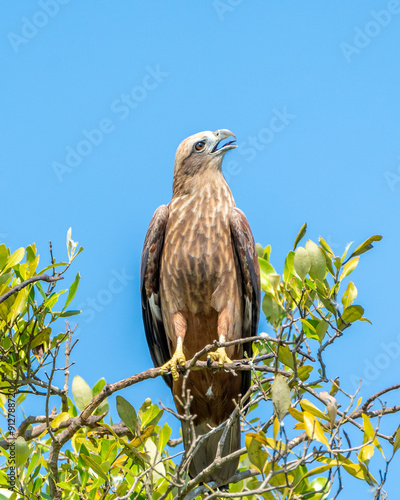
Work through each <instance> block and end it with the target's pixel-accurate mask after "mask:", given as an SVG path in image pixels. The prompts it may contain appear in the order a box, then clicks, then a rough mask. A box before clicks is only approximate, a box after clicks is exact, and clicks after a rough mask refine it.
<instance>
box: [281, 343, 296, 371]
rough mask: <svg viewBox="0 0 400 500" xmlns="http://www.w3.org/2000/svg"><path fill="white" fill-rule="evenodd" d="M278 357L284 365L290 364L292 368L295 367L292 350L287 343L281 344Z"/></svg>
mask: <svg viewBox="0 0 400 500" xmlns="http://www.w3.org/2000/svg"><path fill="white" fill-rule="evenodd" d="M278 359H279V361H280V362H281V363H283V364H284V365H286V366H288V367H289V368H291V369H292V370H293V369H294V363H293V356H292V352H291V351H290V349H289V347H288V346H287V345H281V346H279V350H278Z"/></svg>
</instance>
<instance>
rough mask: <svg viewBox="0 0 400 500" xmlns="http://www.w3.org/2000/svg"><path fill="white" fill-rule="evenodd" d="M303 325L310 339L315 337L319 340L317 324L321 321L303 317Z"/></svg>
mask: <svg viewBox="0 0 400 500" xmlns="http://www.w3.org/2000/svg"><path fill="white" fill-rule="evenodd" d="M300 321H301V323H302V325H303V332H304V334H305V336H306V337H307V338H308V339H314V340H318V341H319V335H318V334H317V326H318V324H319V321H318V320H317V319H301V320H300Z"/></svg>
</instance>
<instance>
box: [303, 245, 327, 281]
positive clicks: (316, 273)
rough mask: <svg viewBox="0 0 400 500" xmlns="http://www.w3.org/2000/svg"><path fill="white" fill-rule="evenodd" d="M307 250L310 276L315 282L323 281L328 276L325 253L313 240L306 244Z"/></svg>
mask: <svg viewBox="0 0 400 500" xmlns="http://www.w3.org/2000/svg"><path fill="white" fill-rule="evenodd" d="M306 250H307V252H308V256H309V257H310V264H311V267H310V276H311V278H312V279H314V280H320V281H322V280H323V279H324V278H325V274H326V260H325V255H324V253H323V251H322V250H321V249H320V247H319V246H318V245H317V244H316V243H314V242H313V241H312V240H308V241H307V243H306Z"/></svg>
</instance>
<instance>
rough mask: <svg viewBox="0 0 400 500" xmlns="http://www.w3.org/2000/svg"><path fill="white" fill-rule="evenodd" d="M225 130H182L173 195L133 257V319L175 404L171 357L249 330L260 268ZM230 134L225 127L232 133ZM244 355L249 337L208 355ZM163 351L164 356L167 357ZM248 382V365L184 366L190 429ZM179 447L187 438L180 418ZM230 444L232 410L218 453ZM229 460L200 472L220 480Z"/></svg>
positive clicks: (214, 415) (199, 466) (207, 456)
mask: <svg viewBox="0 0 400 500" xmlns="http://www.w3.org/2000/svg"><path fill="white" fill-rule="evenodd" d="M230 136H233V134H232V133H231V132H230V131H228V130H217V131H216V132H200V133H199V134H195V135H193V136H191V137H189V138H187V139H185V140H184V141H183V142H182V143H181V145H180V146H179V148H178V150H177V153H176V157H175V170H174V182H173V197H172V200H171V202H170V203H169V204H168V205H162V206H161V207H159V208H158V209H157V210H156V211H155V213H154V215H153V218H152V220H151V222H150V226H149V229H148V232H147V235H146V240H145V243H144V248H143V255H142V262H141V289H142V307H143V320H144V325H145V330H146V337H147V342H148V344H149V348H150V352H151V355H152V359H153V362H154V364H155V366H162V365H165V366H164V371H168V370H170V371H171V373H172V377H171V376H170V375H164V378H165V380H166V382H167V383H168V385H169V386H170V387H171V388H172V392H173V395H174V399H175V403H176V406H177V409H178V411H179V412H180V413H181V414H182V413H183V408H182V407H181V405H180V404H179V402H178V399H179V398H181V392H182V391H181V389H182V376H180V377H179V375H178V372H177V367H178V366H179V365H180V364H183V363H184V361H185V358H186V359H191V358H192V357H193V355H194V354H195V353H197V352H198V351H200V350H201V349H202V348H203V347H204V346H205V345H207V344H211V343H212V342H213V341H214V340H216V339H217V340H220V341H230V340H234V339H238V338H242V337H249V336H253V335H256V334H257V325H258V317H259V309H260V276H259V267H258V260H257V254H256V250H255V245H254V240H253V236H252V234H251V230H250V227H249V225H248V222H247V220H246V217H245V215H244V214H243V212H241V211H240V210H239V209H238V208H236V206H235V202H234V200H233V197H232V193H231V191H230V189H229V187H228V184H227V183H226V181H225V179H224V177H223V175H222V171H221V165H222V160H223V157H224V154H225V153H226V152H227V151H228V150H229V149H233V148H235V147H236V145H234V144H233V142H234V141H231V142H229V143H227V144H225V145H224V146H222V147H220V148H219V149H218V146H219V145H220V143H221V141H222V140H223V139H226V138H228V137H230ZM233 137H234V136H233ZM245 351H247V353H248V355H251V345H250V344H245V345H244V346H243V345H241V346H232V347H228V348H227V349H226V352H225V349H218V351H217V352H216V353H212V354H211V355H209V357H210V358H211V359H217V360H218V361H219V363H220V365H221V366H222V364H223V363H224V362H229V360H230V358H231V359H242V358H243V356H244V352H245ZM171 357H172V358H171ZM249 386H250V375H249V372H240V373H239V374H238V375H237V376H233V375H232V374H230V373H226V372H224V371H219V372H217V373H213V372H211V371H210V370H202V371H196V372H191V373H190V375H189V377H188V386H187V388H188V389H190V391H191V395H192V396H193V400H192V403H191V407H190V410H191V414H192V415H196V418H195V420H194V424H195V430H196V435H197V436H198V435H202V434H205V433H207V432H208V431H209V430H210V427H216V426H218V425H219V424H221V423H222V422H224V421H225V420H226V419H227V418H228V417H229V416H230V414H231V413H232V411H233V409H234V407H235V405H234V400H236V401H237V400H238V396H239V394H244V393H245V392H246V391H247V390H248V388H249ZM220 437H221V434H214V435H212V436H210V437H209V438H208V439H207V440H206V441H205V442H204V444H203V445H202V446H200V448H199V449H198V451H197V452H196V453H195V455H194V457H193V459H192V462H191V465H190V468H189V473H190V475H191V476H192V477H194V476H195V475H197V474H199V473H200V472H201V471H202V470H203V469H204V468H205V467H207V466H208V465H209V464H210V463H211V462H213V460H214V458H215V453H216V450H217V446H218V441H219V439H220ZM183 439H184V444H185V448H186V449H188V448H189V447H190V443H191V440H192V436H191V433H190V431H189V426H187V425H184V426H183ZM239 448H240V422H239V419H237V420H236V421H235V422H234V424H233V425H232V427H231V430H230V433H229V435H228V437H227V439H226V441H225V446H224V450H223V455H224V456H225V455H228V454H230V453H232V452H233V451H235V450H237V449H239ZM237 465H238V460H233V461H231V462H229V463H228V464H226V465H225V466H223V467H221V468H220V469H219V470H218V471H216V472H214V473H213V474H212V475H210V476H209V477H208V478H207V480H216V481H218V482H219V483H227V482H228V480H229V478H230V477H231V476H232V475H233V474H234V472H235V471H236V469H237Z"/></svg>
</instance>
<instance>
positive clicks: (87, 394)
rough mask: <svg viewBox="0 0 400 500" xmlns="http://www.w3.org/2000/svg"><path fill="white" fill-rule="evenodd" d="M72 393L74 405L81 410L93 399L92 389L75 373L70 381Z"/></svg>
mask: <svg viewBox="0 0 400 500" xmlns="http://www.w3.org/2000/svg"><path fill="white" fill-rule="evenodd" d="M72 395H73V396H74V401H75V405H76V407H77V408H78V409H79V410H80V411H82V410H83V409H84V408H85V406H87V405H88V404H89V403H90V401H91V400H92V399H93V393H92V389H91V388H90V387H89V385H88V384H87V383H86V382H85V381H84V380H83V378H82V377H80V376H79V375H75V377H74V380H73V381H72Z"/></svg>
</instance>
